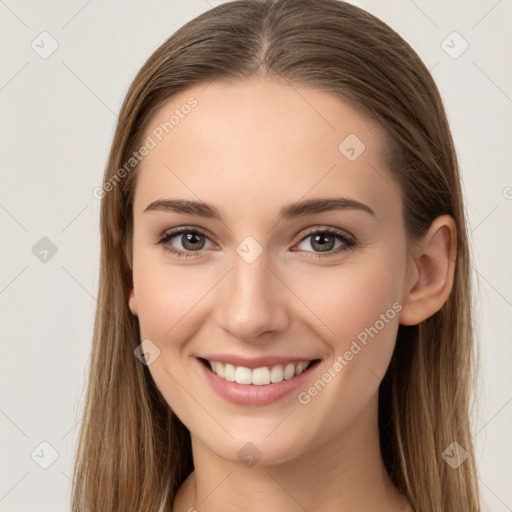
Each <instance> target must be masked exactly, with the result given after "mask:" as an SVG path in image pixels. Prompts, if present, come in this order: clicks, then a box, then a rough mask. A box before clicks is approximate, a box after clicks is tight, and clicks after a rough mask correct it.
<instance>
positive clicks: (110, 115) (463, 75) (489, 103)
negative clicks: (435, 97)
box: [0, 0, 512, 512]
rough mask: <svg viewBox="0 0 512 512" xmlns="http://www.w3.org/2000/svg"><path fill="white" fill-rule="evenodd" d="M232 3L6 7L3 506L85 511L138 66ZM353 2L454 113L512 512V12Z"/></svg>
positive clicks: (79, 0) (495, 432)
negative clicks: (84, 457)
mask: <svg viewBox="0 0 512 512" xmlns="http://www.w3.org/2000/svg"><path fill="white" fill-rule="evenodd" d="M218 3H220V2H212V0H208V1H205V0H190V1H186V2H185V1H182V2H178V1H176V0H167V1H155V0H153V1H145V2H143V1H142V0H138V1H127V0H122V1H121V0H116V1H114V0H103V1H100V0H89V1H86V0H71V1H66V2H64V1H36V0H33V1H28V0H0V59H1V60H0V62H1V65H0V109H1V114H0V147H1V152H0V169H1V173H2V175H1V186H0V222H1V265H0V312H1V319H2V337H1V343H2V350H1V358H0V379H1V381H0V382H1V385H0V439H1V441H0V450H1V452H0V461H1V467H0V511H4V512H7V511H9V512H30V511H34V512H36V511H37V512H45V511H51V512H64V511H67V510H69V497H70V493H71V488H72V481H71V476H72V465H73V455H74V449H75V446H76V440H77V436H78V431H79V426H80V422H81V417H82V408H83V399H84V390H85V386H86V377H87V368H88V364H89V355H90V345H91V335H92V326H93V320H94V308H95V305H96V300H95V297H96V293H97V284H98V268H99V230H98V226H99V206H100V203H99V201H98V200H97V199H95V198H94V197H93V195H92V191H93V189H94V188H95V187H97V186H98V185H100V184H101V180H102V175H103V170H104V166H105V162H106V158H107V154H108V150H109V147H110V144H111V139H112V135H113V130H114V126H115V122H116V114H117V113H118V111H119V108H120V105H121V102H122V100H123V98H124V95H125V93H126V91H127V89H128V86H129V84H130V82H131V80H132V79H133V77H134V76H135V73H136V72H137V70H138V69H139V68H140V66H141V65H142V64H143V63H144V62H145V60H146V59H147V58H148V57H149V55H150V54H151V53H152V52H153V51H154V50H155V49H156V48H157V47H158V46H159V45H160V44H161V43H162V42H163V41H164V40H165V39H167V38H168V37H169V36H170V35H171V34H172V33H173V32H174V31H175V30H176V29H177V28H178V27H180V26H181V25H183V24H184V23H185V22H186V21H188V20H190V19H192V18H193V17H195V16H196V15H198V14H200V13H201V12H203V11H205V10H207V9H209V8H210V7H211V6H214V5H217V4H218ZM354 3H355V4H356V5H358V6H360V7H363V8H365V9H366V10H368V11H369V12H371V13H373V14H375V15H377V16H378V17H380V18H381V19H382V20H383V21H385V22H386V23H388V24H389V25H390V26H391V27H392V28H394V29H395V30H396V31H397V32H398V33H400V34H401V35H402V36H403V37H404V38H405V39H406V40H407V41H408V42H409V43H410V44H411V46H412V47H413V48H414V49H415V50H416V51H417V52H418V54H419V55H420V57H421V58H422V59H423V61H424V62H425V64H426V65H427V67H428V68H429V69H430V70H431V71H432V74H433V76H434V79H435V80H436V82H437V84H438V87H439V89H440V91H441V94H442V96H443V100H444V102H445V106H446V109H447V112H448V117H449V121H450V123H451V128H452V132H453V136H454V139H455V144H456V147H457V152H458V156H459V159H460V164H461V171H462V178H463V186H464V191H465V195H466V204H467V213H468V218H469V223H470V226H471V228H470V231H471V244H472V250H473V258H474V259H473V275H474V277H475V280H476V285H477V286H476V288H475V298H474V302H475V306H476V313H477V318H478V319H479V325H478V330H477V336H478V341H479V345H480V347H481V373H480V376H479V387H478V396H479V407H478V409H477V410H476V413H475V416H474V427H473V429H474V439H475V443H476V457H477V464H478V467H479V468H480V482H481V486H482V491H483V495H484V499H485V501H486V503H487V506H488V510H490V511H493V512H506V511H511V510H512V487H511V485H510V483H511V481H512V480H511V477H512V441H511V435H510V432H511V431H512V430H511V426H512V403H511V402H512V385H511V384H512V377H511V371H510V365H511V362H512V357H511V356H512V337H511V331H512V327H511V322H510V319H511V316H512V315H511V313H512V280H511V273H512V272H511V262H512V243H511V233H512V230H511V229H510V228H511V222H510V221H511V213H512V174H511V172H510V169H511V159H512V158H511V157H512V154H511V151H510V146H511V141H512V138H511V135H512V133H511V132H512V129H511V128H512V115H511V113H512V71H511V66H510V62H512V51H511V46H512V45H511V39H512V35H511V34H512V30H511V26H510V25H511V23H510V20H512V5H511V1H510V0H500V1H496V0H480V1H449V2H448V1H444V0H443V1H441V0H437V1H426V0H414V1H413V0H394V1H386V2H383V1H379V0H367V1H358V2H355V1H354ZM44 32H45V34H42V33H44ZM454 32H456V34H454ZM56 45H58V46H56ZM466 46H467V48H466ZM52 51H53V53H51V52H52ZM48 53H51V55H48ZM44 466H48V467H47V468H46V469H45V468H44ZM447 512H448V511H447Z"/></svg>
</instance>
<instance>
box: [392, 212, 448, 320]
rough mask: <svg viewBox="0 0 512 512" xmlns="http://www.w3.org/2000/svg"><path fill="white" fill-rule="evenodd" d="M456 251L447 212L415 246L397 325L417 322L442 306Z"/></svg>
mask: <svg viewBox="0 0 512 512" xmlns="http://www.w3.org/2000/svg"><path fill="white" fill-rule="evenodd" d="M456 251H457V233H456V226H455V221H454V219H453V218H452V217H451V216H450V215H442V216H440V217H438V218H437V219H435V221H434V222H433V223H432V225H431V227H430V229H429V230H428V232H427V234H426V235H425V236H424V238H423V240H422V241H421V243H420V244H419V245H418V247H417V248H416V249H415V254H414V255H413V261H412V265H413V266H414V273H413V276H414V281H413V282H412V283H411V282H409V283H408V287H409V289H408V290H406V294H405V297H404V300H403V308H402V311H401V312H400V323H401V324H403V325H417V324H419V323H420V322H422V321H423V320H425V319H426V318H428V317H430V316H432V315H433V314H434V313H436V312H437V311H439V310H440V309H441V308H442V306H443V304H444V303H445V302H446V300H447V299H448V297H449V295H450V292H451V289H452V286H453V276H454V273H455V260H456Z"/></svg>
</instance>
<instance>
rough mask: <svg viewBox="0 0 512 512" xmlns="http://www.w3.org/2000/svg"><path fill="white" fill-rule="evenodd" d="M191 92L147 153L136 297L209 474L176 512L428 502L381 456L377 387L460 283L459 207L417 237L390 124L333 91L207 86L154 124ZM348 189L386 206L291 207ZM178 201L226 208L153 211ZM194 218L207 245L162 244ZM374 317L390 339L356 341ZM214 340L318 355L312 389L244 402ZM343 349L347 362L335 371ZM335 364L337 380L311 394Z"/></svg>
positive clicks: (144, 328) (231, 347)
mask: <svg viewBox="0 0 512 512" xmlns="http://www.w3.org/2000/svg"><path fill="white" fill-rule="evenodd" d="M191 96H193V97H194V98H196V100H197V102H198V103H197V106H196V107H195V108H194V109H193V110H192V111H191V112H190V113H189V114H188V115H186V116H183V118H180V121H179V124H177V125H176V126H174V128H173V130H172V131H171V132H170V133H169V134H167V135H166V136H165V137H163V138H162V140H161V141H159V142H158V144H157V145H156V147H155V148H153V149H151V151H150V152H149V154H148V155H147V156H145V158H144V160H143V161H142V163H141V168H140V175H139V176H138V182H137V188H136V193H135V199H134V253H133V255H134V272H133V289H132V292H131V294H130V301H129V305H130V309H131V311H132V313H133V314H134V315H137V316H138V318H139V323H140V329H141V339H150V340H151V341H152V343H153V344H154V345H155V346H156V347H158V349H159V350H160V354H159V357H158V358H156V359H155V360H154V362H153V363H152V364H151V365H150V366H149V370H150V372H151V375H152V377H153V378H154V380H155V382H156V384H157V386H158V388H159V389H160V391H161V392H162V394H163V396H164V397H165V399H166V401H167V403H168V404H169V406H170V407H171V408H172V409H173V410H174V411H175V412H176V414H177V415H178V417H179V418H180V419H181V421H182V422H183V423H184V424H185V425H186V426H187V428H188V429H189V431H190V432H191V436H192V449H193V457H194V467H195V470H194V472H193V473H192V474H191V475H190V476H189V477H188V478H187V480H186V481H185V482H184V483H183V485H182V486H181V487H180V489H179V491H178V493H177V495H176V497H175V499H174V503H173V506H172V512H186V511H192V510H194V509H195V510H197V511H198V512H203V511H204V512H220V511H222V512H226V511H228V512H229V511H235V510H236V511H247V512H252V511H260V510H265V511H274V510H280V511H282V510H285V511H295V510H297V511H303V510H308V511H315V512H328V511H329V512H330V511H333V512H334V511H336V512H340V511H354V510H357V511H358V512H370V511H379V512H397V511H401V512H408V511H412V508H411V507H410V505H409V503H408V501H407V499H405V497H403V496H402V495H401V494H400V493H398V491H397V490H396V488H395V487H394V486H393V484H392V482H391V481H390V479H389V477H388V475H387V473H386V471H385V468H384V464H383V461H382V457H381V451H380V447H379V430H378V422H377V403H378V402H377V400H378V389H379V383H380V380H381V379H382V377H383V376H384V373H385V371H386V368H387V366H388V364H389V361H390V358H391V355H392V352H393V348H394V345H395V340H396V334H397V330H398V326H399V323H402V324H405V325H414V324H417V323H419V322H421V321H422V320H424V319H425V318H428V317H429V316H431V315H432V314H433V313H435V312H436V311H437V310H439V309H440V308H441V307H442V305H443V304H444V302H445V301H446V299H447V297H448V295H449V293H450V290H451V287H452V282H453V271H454V258H455V254H454V249H453V247H454V240H455V226H454V222H453V219H452V218H451V217H449V216H442V217H439V218H438V219H436V220H435V221H434V223H433V224H432V226H431V229H430V230H429V232H428V233H427V234H426V235H425V237H424V239H423V240H421V241H420V243H418V244H415V245H414V246H410V245H408V242H407V239H406V234H405V230H404V225H403V219H402V199H401V196H400V192H399V190H400V189H399V186H398V184H397V183H396V182H395V181H394V179H393V175H392V173H391V172H390V171H389V170H388V169H386V168H385V165H384V160H383V158H382V150H383V149H384V147H385V144H386V140H385V137H384V134H383V133H382V132H381V131H380V128H379V127H378V126H376V125H375V123H374V122H372V120H371V119H369V118H366V117H365V116H362V115H361V114H360V113H359V112H358V111H356V110H354V109H353V108H351V107H350V106H349V105H348V104H346V103H345V102H342V101H341V100H339V99H337V98H335V97H333V96H332V95H330V94H327V93H325V92H322V91H319V90H316V89H312V88H303V87H299V86H296V85H294V86H293V87H291V86H290V85H289V84H287V83H286V82H283V81H278V80H275V79H264V78H252V79H250V80H247V81H243V82H233V83H230V84H210V85H209V86H207V87H205V85H201V86H196V87H194V88H191V89H189V90H187V91H184V92H182V93H181V94H180V95H178V96H176V97H174V98H173V99H172V100H170V101H169V102H168V103H167V104H166V105H164V106H163V107H162V108H161V109H160V110H159V111H158V112H157V113H156V114H155V115H154V117H153V119H152V120H151V123H150V127H149V128H148V131H147V134H146V135H151V133H152V130H153V129H154V128H155V127H157V126H158V125H159V123H161V122H164V121H166V120H169V118H170V116H171V115H172V114H173V112H174V111H175V109H179V108H180V107H181V106H182V105H183V104H185V103H186V101H187V99H188V98H190V97H191ZM350 134H354V135H356V136H357V138H358V139H359V140H360V141H362V142H363V143H364V145H365V148H364V151H363V152H360V154H359V155H357V152H358V151H356V158H355V159H353V160H350V159H349V158H347V156H346V153H343V152H342V151H343V149H342V151H340V149H339V145H340V143H341V142H342V141H343V140H345V139H346V138H347V136H349V135H350ZM352 142H353V140H352ZM352 146H353V144H352ZM348 155H349V156H350V157H351V158H352V157H353V156H354V154H353V152H349V153H348ZM339 197H343V198H349V199H351V200H354V201H358V202H359V203H362V204H364V205H366V206H367V207H368V208H369V209H371V211H372V212H373V213H370V212H368V211H367V209H364V208H342V209H331V210H328V211H322V212H317V213H311V212H310V213H308V214H307V215H302V216H297V217H291V218H285V219H281V220H279V218H278V216H279V212H280V209H281V208H282V207H283V206H284V205H288V204H290V203H296V202H298V201H305V200H310V199H318V198H339ZM169 198H172V199H178V198H180V199H187V200H191V201H204V202H206V203H209V204H212V205H214V206H215V207H216V208H217V209H218V210H219V211H220V212H221V213H222V215H223V217H224V219H223V220H222V221H221V220H218V219H215V218H212V217H210V218H207V217H202V216H199V215H197V214H193V213H176V212H175V211H168V210H163V209H152V210H149V211H145V210H146V208H147V206H148V205H149V204H150V203H152V202H154V201H157V200H162V199H169ZM180 226H187V227H191V228H195V229H196V230H199V231H200V232H201V233H202V235H199V238H196V239H195V240H194V243H195V244H196V245H197V247H199V246H200V245H201V244H200V243H199V242H203V241H204V244H203V245H202V246H201V248H200V249H199V250H195V248H194V246H191V245H188V244H187V245H184V243H183V241H184V240H185V242H186V239H185V237H184V236H183V233H181V234H176V235H174V236H173V237H172V238H171V239H170V240H167V242H166V246H167V247H169V246H171V245H172V247H174V248H175V249H177V250H181V251H186V252H188V253H191V254H190V257H183V256H181V257H180V256H178V255H176V254H172V253H170V252H169V251H167V250H165V247H164V246H163V245H162V244H159V243H158V241H159V240H160V239H161V236H162V235H163V234H166V233H169V232H170V231H171V230H173V229H175V228H178V227H180ZM313 228H315V229H313ZM322 228H335V229H337V230H340V231H342V232H343V233H346V234H349V235H350V237H349V238H351V239H352V240H355V241H356V244H355V245H354V246H350V245H347V243H346V242H344V241H343V240H342V239H339V238H337V235H332V234H331V235H330V236H333V237H334V238H333V239H332V249H330V250H328V251H326V252H323V251H322V250H321V249H319V245H318V244H315V243H314V240H313V239H314V237H315V234H318V232H320V233H322ZM249 236H250V237H252V238H253V239H254V240H255V241H256V242H257V244H258V245H259V247H260V248H261V249H262V252H261V254H259V255H258V256H257V257H256V258H255V260H254V261H252V262H251V263H248V262H247V261H246V260H245V259H244V258H243V257H241V256H240V254H241V253H238V252H237V250H236V249H237V247H239V245H240V244H241V242H243V241H244V240H245V239H246V237H249ZM328 236H329V235H328ZM242 247H244V245H243V244H242ZM245 247H246V246H245ZM251 247H252V249H251V250H254V247H255V246H251ZM340 248H341V250H340ZM326 254H330V255H329V256H326ZM315 255H320V256H319V257H315ZM393 305H395V307H393ZM397 306H398V307H397ZM381 315H384V317H385V318H383V316H381ZM379 320H380V322H379ZM381 325H382V327H381ZM372 326H373V327H374V328H375V326H377V328H376V330H377V331H378V332H377V334H374V336H372V337H368V340H367V343H366V344H364V345H362V344H361V343H359V345H360V350H359V351H357V352H356V350H357V349H354V348H353V347H354V345H353V342H354V340H358V339H360V338H358V335H361V333H363V332H366V331H365V329H368V328H370V327H372ZM212 352H215V353H216V354H235V355H237V356H244V357H249V358H254V357H259V356H274V355H279V356H283V355H289V356H295V357H297V356H300V357H301V358H302V357H303V358H304V359H306V360H312V359H320V363H319V364H318V365H317V366H316V367H315V368H312V369H311V373H310V374H309V376H308V378H307V383H306V384H304V385H303V386H301V388H300V390H298V391H301V392H302V393H303V395H302V397H303V400H302V401H301V400H299V398H298V393H297V392H294V393H291V394H288V395H286V396H284V397H283V398H281V399H279V400H278V401H277V402H275V403H271V404H267V405H257V406H256V405H240V404H234V403H232V402H230V401H229V400H226V399H225V398H224V397H222V396H220V395H219V394H217V392H216V391H214V390H213V389H212V388H211V386H210V385H209V384H208V381H207V379H206V378H205V376H204V371H201V370H200V369H199V368H200V366H199V364H200V363H199V362H198V358H199V357H203V356H204V355H205V354H207V353H212ZM347 352H352V354H353V355H352V356H350V354H348V355H347ZM354 352H356V353H355V354H354ZM344 354H345V355H347V356H346V357H345V356H344ZM340 355H341V356H343V357H345V359H344V360H345V362H346V364H344V365H343V367H342V369H341V370H339V371H336V370H333V365H334V363H335V361H336V360H337V358H338V356H340ZM329 369H330V375H331V378H330V379H329V381H328V383H327V384H326V385H325V387H323V388H322V389H321V390H320V391H318V392H317V393H315V392H312V393H311V392H309V391H308V390H309V389H310V388H311V386H313V384H314V383H315V382H317V381H318V379H320V378H322V375H325V374H326V373H329ZM305 376H306V375H304V377H305ZM247 443H251V445H250V446H255V447H256V448H257V450H258V455H257V456H256V455H255V458H257V459H258V460H257V463H256V464H255V465H252V466H251V467H249V466H247V465H246V464H244V463H242V461H241V460H240V458H239V456H238V455H237V454H238V452H239V451H240V449H241V448H242V447H244V446H245V445H246V444H247ZM255 453H256V452H255Z"/></svg>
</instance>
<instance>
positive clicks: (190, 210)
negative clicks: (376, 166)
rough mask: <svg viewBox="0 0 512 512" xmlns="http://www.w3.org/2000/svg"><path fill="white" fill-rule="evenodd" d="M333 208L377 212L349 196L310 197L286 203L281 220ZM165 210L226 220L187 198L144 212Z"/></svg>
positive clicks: (152, 205) (158, 203) (158, 202)
mask: <svg viewBox="0 0 512 512" xmlns="http://www.w3.org/2000/svg"><path fill="white" fill-rule="evenodd" d="M331 210H359V211H362V212H366V213H368V214H370V215H372V216H374V217H376V215H375V212H374V211H373V210H372V209H371V208H370V207H369V206H367V205H366V204H364V203H361V202H359V201H356V200H355V199H350V198H347V197H335V198H319V199H308V200H304V201H299V202H297V203H292V204H288V205H285V206H283V207H282V208H281V210H280V211H279V220H289V219H293V218H296V217H303V216H306V215H313V214H315V213H322V212H326V211H331ZM151 211H164V212H174V213H184V214H191V215H198V216H200V217H205V218H210V219H216V220H219V221H221V222H224V221H225V219H224V216H223V215H222V213H221V212H220V211H219V210H218V209H217V208H216V207H215V206H213V205H211V204H208V203H204V202H202V201H191V200H187V199H158V200H156V201H153V202H152V203H150V204H148V206H147V207H146V209H145V210H144V213H146V212H151Z"/></svg>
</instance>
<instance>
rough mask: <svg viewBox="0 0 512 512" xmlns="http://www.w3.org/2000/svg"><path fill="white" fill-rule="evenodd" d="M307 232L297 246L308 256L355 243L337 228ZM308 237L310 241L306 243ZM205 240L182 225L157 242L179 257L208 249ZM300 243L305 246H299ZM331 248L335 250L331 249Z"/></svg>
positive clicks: (330, 253)
mask: <svg viewBox="0 0 512 512" xmlns="http://www.w3.org/2000/svg"><path fill="white" fill-rule="evenodd" d="M307 233H308V234H307V235H306V236H303V237H302V239H301V241H300V242H299V243H298V244H297V247H299V250H302V251H305V252H306V253H308V254H309V255H308V256H307V257H308V258H325V257H329V256H334V255H336V254H339V253H341V252H343V251H346V250H347V249H350V248H352V247H355V246H356V245H357V242H356V240H355V239H354V238H353V237H352V236H351V235H349V234H348V233H347V232H346V231H343V230H341V229H337V228H331V227H325V228H318V227H315V228H312V229H310V230H309V231H308V232H307ZM174 239H176V241H175V242H173V240H174ZM308 239H310V241H309V242H308V243H306V241H307V240H308ZM206 242H210V243H212V242H211V240H210V239H209V238H208V236H207V235H206V234H205V233H203V232H202V231H200V230H198V229H196V228H191V227H187V226H182V227H180V228H176V229H173V230H172V231H169V232H167V233H164V234H163V235H162V236H161V237H160V240H159V241H158V242H157V243H158V244H159V245H162V246H163V248H164V250H166V251H168V252H170V253H171V254H175V255H176V256H178V257H180V258H195V257H199V256H200V252H201V251H202V250H203V249H208V247H205V245H206ZM176 243H178V244H180V245H181V248H180V247H176ZM302 244H304V245H305V246H306V247H303V248H300V246H301V245H302ZM212 245H213V243H212ZM307 246H309V247H310V248H311V249H313V251H309V250H308V248H307ZM333 249H336V250H334V251H333ZM292 250H294V249H292ZM194 253H197V254H194Z"/></svg>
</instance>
